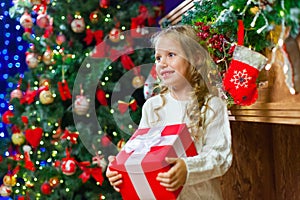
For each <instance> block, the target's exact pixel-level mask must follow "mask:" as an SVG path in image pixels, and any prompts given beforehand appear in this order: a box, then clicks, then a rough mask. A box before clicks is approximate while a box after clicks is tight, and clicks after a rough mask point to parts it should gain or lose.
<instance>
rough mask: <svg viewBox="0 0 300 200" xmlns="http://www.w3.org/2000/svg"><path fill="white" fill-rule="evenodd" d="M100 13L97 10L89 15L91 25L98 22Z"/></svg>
mask: <svg viewBox="0 0 300 200" xmlns="http://www.w3.org/2000/svg"><path fill="white" fill-rule="evenodd" d="M100 14H101V13H100V11H99V10H95V11H93V12H91V14H90V21H91V22H92V23H93V24H96V23H98V22H99V18H100Z"/></svg>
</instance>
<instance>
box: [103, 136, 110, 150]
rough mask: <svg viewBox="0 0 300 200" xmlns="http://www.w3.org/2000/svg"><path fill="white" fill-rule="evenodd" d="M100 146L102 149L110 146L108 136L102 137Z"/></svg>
mask: <svg viewBox="0 0 300 200" xmlns="http://www.w3.org/2000/svg"><path fill="white" fill-rule="evenodd" d="M101 144H102V146H103V147H107V146H109V145H110V144H111V138H110V137H109V136H108V135H104V136H103V137H102V138H101Z"/></svg>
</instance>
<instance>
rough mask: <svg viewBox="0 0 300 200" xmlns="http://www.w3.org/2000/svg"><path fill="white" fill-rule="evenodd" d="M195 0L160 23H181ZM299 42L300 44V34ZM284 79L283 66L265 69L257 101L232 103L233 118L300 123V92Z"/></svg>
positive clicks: (181, 5) (189, 0)
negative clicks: (251, 103)
mask: <svg viewBox="0 0 300 200" xmlns="http://www.w3.org/2000/svg"><path fill="white" fill-rule="evenodd" d="M193 2H194V1H193V0H185V1H183V2H182V3H181V4H179V5H178V6H177V7H176V8H175V9H173V10H172V11H171V12H169V13H168V14H167V15H166V16H165V17H163V18H162V19H161V20H160V24H162V23H163V22H164V21H165V20H167V21H168V22H169V23H171V24H178V23H180V21H181V18H182V15H184V14H185V13H186V12H187V11H188V10H191V9H193V8H194V3H193ZM298 44H299V46H300V36H299V37H298ZM268 57H269V56H268ZM296 67H298V68H300V66H296ZM284 80H285V76H284V74H283V69H282V66H279V65H276V64H274V65H273V66H272V67H271V69H270V70H269V71H265V70H262V71H261V72H260V76H259V82H260V83H259V85H261V87H260V88H259V89H258V94H259V97H258V99H257V101H256V102H255V103H254V104H253V105H251V106H236V105H235V106H232V107H231V108H230V110H229V115H230V120H232V121H245V122H265V123H275V124H291V125H300V94H295V95H292V94H290V92H289V90H288V88H287V86H286V84H285V81H284ZM299 87H300V86H299Z"/></svg>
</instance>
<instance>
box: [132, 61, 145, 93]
mask: <svg viewBox="0 0 300 200" xmlns="http://www.w3.org/2000/svg"><path fill="white" fill-rule="evenodd" d="M132 70H133V73H134V75H135V76H134V77H133V79H132V81H131V84H132V86H133V87H134V88H136V89H137V88H141V87H143V86H144V84H145V77H144V76H142V75H141V68H140V66H139V67H134V68H133V69H132Z"/></svg>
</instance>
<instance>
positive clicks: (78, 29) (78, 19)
mask: <svg viewBox="0 0 300 200" xmlns="http://www.w3.org/2000/svg"><path fill="white" fill-rule="evenodd" d="M71 29H72V31H74V33H82V32H83V31H84V30H85V22H84V19H83V17H82V16H81V15H80V13H76V14H75V19H73V21H72V22H71Z"/></svg>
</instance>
